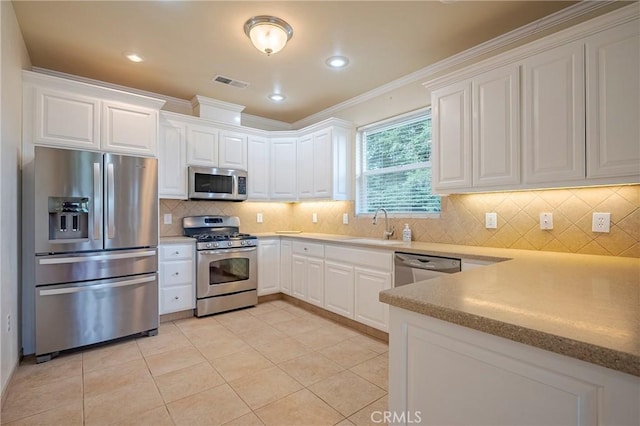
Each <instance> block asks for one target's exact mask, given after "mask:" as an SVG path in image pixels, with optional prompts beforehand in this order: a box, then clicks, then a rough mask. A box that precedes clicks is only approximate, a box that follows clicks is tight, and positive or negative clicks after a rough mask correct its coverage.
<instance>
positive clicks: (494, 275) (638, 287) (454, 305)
mask: <svg viewBox="0 0 640 426" xmlns="http://www.w3.org/2000/svg"><path fill="white" fill-rule="evenodd" d="M260 236H261V237H275V236H282V237H286V238H295V239H303V240H304V239H306V240H315V241H318V240H320V241H323V242H326V243H340V244H341V245H353V246H364V247H367V248H376V249H383V250H389V251H410V252H414V253H424V254H432V255H444V256H453V257H459V258H463V259H481V260H494V261H498V262H497V263H494V264H491V265H487V266H482V267H479V268H474V269H470V270H467V271H464V272H460V273H457V274H452V275H444V276H441V277H438V278H434V279H431V280H428V281H422V282H418V283H415V284H411V285H406V286H402V287H398V288H393V289H390V290H385V291H383V292H381V293H380V301H382V302H384V303H388V304H389V305H392V306H396V307H399V308H403V309H407V310H409V311H413V312H417V313H420V314H423V315H428V316H431V317H434V318H438V319H441V320H444V321H448V322H451V323H454V324H459V325H462V326H465V327H469V328H472V329H475V330H479V331H482V332H486V333H489V334H493V335H496V336H500V337H504V338H507V339H510V340H513V341H516V342H521V343H524V344H527V345H531V346H535V347H538V348H541V349H545V350H548V351H551V352H555V353H559V354H562V355H566V356H569V357H572V358H577V359H580V360H583V361H587V362H590V363H593V364H597V365H601V366H604V367H607V368H611V369H614V370H618V371H622V372H624V373H628V374H632V375H635V376H640V259H634V258H623V257H614V256H594V255H579V254H568V253H553V252H536V251H529V250H511V249H496V248H488V247H474V246H459V245H450V244H436V243H420V242H411V243H402V242H400V241H399V242H398V244H393V245H386V244H382V245H379V244H377V243H376V242H375V241H373V242H372V243H369V242H368V241H370V240H371V239H364V241H365V242H364V243H358V242H357V239H358V237H353V236H344V235H325V234H308V233H302V234H293V235H288V234H287V235H278V234H273V233H270V234H261V235H260ZM354 240H355V241H354Z"/></svg>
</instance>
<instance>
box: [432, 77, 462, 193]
mask: <svg viewBox="0 0 640 426" xmlns="http://www.w3.org/2000/svg"><path fill="white" fill-rule="evenodd" d="M431 107H432V123H433V145H432V153H431V159H432V160H431V161H432V167H433V169H432V181H433V188H434V191H436V192H437V191H438V190H447V189H458V188H460V189H462V188H470V187H471V182H472V179H471V83H470V82H466V81H465V82H462V83H456V84H452V85H450V86H447V87H444V88H442V89H439V90H435V91H433V93H432V94H431Z"/></svg>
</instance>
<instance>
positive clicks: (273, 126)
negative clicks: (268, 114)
mask: <svg viewBox="0 0 640 426" xmlns="http://www.w3.org/2000/svg"><path fill="white" fill-rule="evenodd" d="M241 124H242V126H245V127H252V128H256V129H262V130H293V127H291V124H289V123H285V122H284V121H278V120H272V119H270V118H264V117H260V116H257V115H251V114H244V113H243V114H242V120H241Z"/></svg>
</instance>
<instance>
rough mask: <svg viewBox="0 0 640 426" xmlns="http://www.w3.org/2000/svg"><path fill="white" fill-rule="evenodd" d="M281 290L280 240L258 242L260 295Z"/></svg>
mask: <svg viewBox="0 0 640 426" xmlns="http://www.w3.org/2000/svg"><path fill="white" fill-rule="evenodd" d="M279 291H280V241H279V240H260V241H259V243H258V296H262V295H265V294H272V293H278V292H279Z"/></svg>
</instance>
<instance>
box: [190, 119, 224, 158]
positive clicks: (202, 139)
mask: <svg viewBox="0 0 640 426" xmlns="http://www.w3.org/2000/svg"><path fill="white" fill-rule="evenodd" d="M218 133H219V131H218V129H216V128H215V127H212V126H207V125H200V124H192V123H189V125H188V136H187V164H189V165H190V166H202V167H218Z"/></svg>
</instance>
